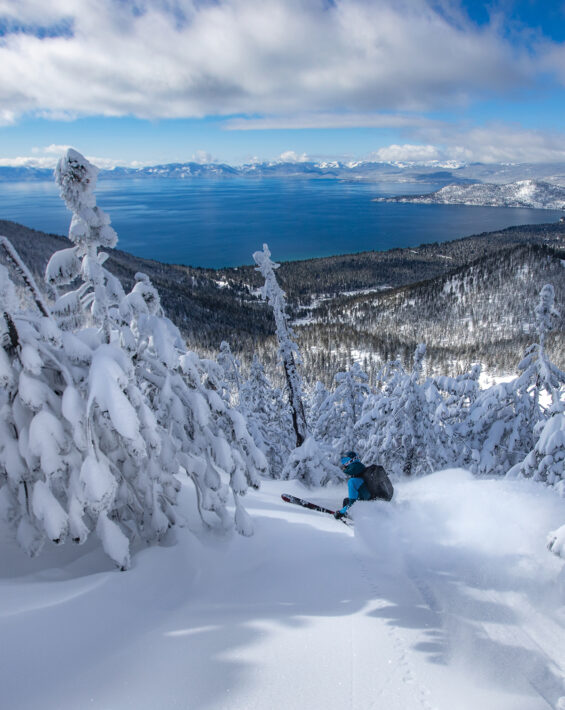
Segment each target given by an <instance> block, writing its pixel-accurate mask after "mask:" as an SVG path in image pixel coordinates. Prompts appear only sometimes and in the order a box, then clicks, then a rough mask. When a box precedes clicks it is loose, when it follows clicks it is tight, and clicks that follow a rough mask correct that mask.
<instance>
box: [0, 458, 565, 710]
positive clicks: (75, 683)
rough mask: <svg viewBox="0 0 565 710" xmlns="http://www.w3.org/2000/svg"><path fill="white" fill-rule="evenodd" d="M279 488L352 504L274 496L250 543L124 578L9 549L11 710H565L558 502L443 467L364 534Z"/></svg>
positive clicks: (207, 550)
mask: <svg viewBox="0 0 565 710" xmlns="http://www.w3.org/2000/svg"><path fill="white" fill-rule="evenodd" d="M282 492H287V493H291V494H294V495H299V496H301V497H304V498H308V499H310V500H315V501H316V502H319V503H320V504H322V505H326V506H328V507H335V505H336V503H338V502H339V500H340V499H341V497H342V496H343V495H344V491H343V489H342V487H334V488H328V489H316V490H306V489H305V488H304V487H303V486H301V485H300V484H299V483H297V482H294V481H293V482H284V483H283V482H280V481H265V482H264V484H263V486H262V489H261V491H259V492H257V493H251V494H249V495H248V497H247V507H248V510H249V512H250V513H251V515H252V517H253V518H254V521H255V528H256V534H255V536H254V537H253V538H251V539H244V538H241V537H239V536H237V535H233V536H228V538H227V539H224V538H221V537H219V536H214V535H211V534H209V533H206V534H205V533H204V532H203V531H200V533H199V534H198V537H195V536H194V535H192V534H190V533H188V532H187V531H180V532H179V533H178V541H177V542H176V544H171V545H169V546H166V547H164V548H163V549H156V548H149V549H145V550H142V551H140V552H138V553H137V555H136V556H135V557H134V566H133V569H132V570H130V571H129V572H126V573H119V572H117V571H113V570H111V567H110V563H109V562H108V560H107V559H106V558H105V557H104V555H103V554H102V553H101V552H100V550H98V549H97V548H96V547H95V546H94V545H92V546H90V547H89V546H88V545H90V543H87V547H84V548H76V547H74V546H70V545H69V546H66V548H63V549H59V548H57V549H49V550H46V552H45V553H44V554H43V556H42V557H39V558H38V559H37V560H27V559H25V558H24V557H22V555H21V553H20V552H19V551H18V550H16V549H15V548H14V546H13V545H12V544H11V543H10V542H8V541H6V540H5V539H4V538H2V542H1V543H0V554H1V555H2V559H3V561H4V564H3V566H2V568H1V569H0V638H2V644H1V646H0V687H1V688H2V698H3V699H2V703H1V707H2V708H3V709H4V708H6V710H82V708H87V707H88V708H94V709H95V710H129V709H131V710H161V709H163V710H169V709H174V708H181V709H182V710H200V709H202V710H223V709H227V710H264V709H265V708H273V709H274V710H278V708H281V709H282V708H284V710H294V709H296V710H301V709H302V708H320V709H322V708H323V709H324V710H334V709H335V710H338V709H339V710H342V709H343V708H351V709H352V710H477V708H480V710H547V708H554V709H557V708H563V707H565V697H564V696H565V628H564V627H565V572H564V569H563V567H564V565H563V561H562V560H559V559H557V558H555V557H554V556H553V555H551V554H550V553H548V552H547V550H546V549H545V542H546V539H545V538H546V535H547V532H548V531H549V530H551V529H554V528H555V527H558V526H559V525H560V524H562V522H563V517H564V516H563V512H564V506H563V499H560V498H558V496H557V495H556V494H555V492H554V491H551V490H548V489H544V488H542V487H541V486H538V485H536V484H532V483H528V482H516V481H512V482H509V481H487V480H475V479H473V478H472V477H471V476H470V474H468V473H466V472H463V471H456V470H454V471H446V472H440V473H437V474H434V475H432V476H428V477H425V478H421V479H416V480H414V481H407V482H403V483H401V484H399V485H397V491H396V495H395V498H394V499H393V502H392V503H391V504H387V503H383V502H374V503H358V504H357V505H356V506H355V508H354V509H353V516H354V519H355V525H354V528H348V527H346V526H345V525H340V524H339V523H338V522H337V521H335V520H333V518H332V517H331V516H328V515H324V514H321V513H317V512H315V511H310V510H307V509H304V508H298V507H297V506H292V505H289V504H286V503H283V502H282V501H281V500H280V494H281V493H282ZM185 499H186V501H185V502H186V504H187V505H190V504H192V499H191V492H190V490H189V488H188V487H187V489H186V495H185Z"/></svg>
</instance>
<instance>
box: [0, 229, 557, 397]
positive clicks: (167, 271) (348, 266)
mask: <svg viewBox="0 0 565 710" xmlns="http://www.w3.org/2000/svg"><path fill="white" fill-rule="evenodd" d="M0 234H3V235H5V236H7V237H8V238H9V239H10V240H11V241H12V243H13V244H14V246H15V247H16V249H17V250H18V252H19V253H20V254H21V256H22V258H23V259H24V261H25V262H26V263H27V264H29V266H30V269H31V270H32V272H34V273H35V274H36V275H41V276H42V275H43V272H44V269H45V265H46V263H47V260H48V258H49V256H50V255H51V254H52V253H53V252H54V251H56V250H57V249H61V248H64V246H65V245H66V244H68V240H67V239H66V238H63V237H59V236H56V235H47V234H44V233H42V232H37V231H35V230H31V229H28V228H26V227H22V226H20V225H17V224H14V223H12V222H5V221H4V222H2V221H0ZM258 246H259V245H258ZM108 251H109V253H110V257H109V259H108V262H107V267H108V269H109V271H111V272H112V273H114V274H115V275H116V276H118V277H119V279H120V280H121V282H122V283H123V284H124V287H125V288H126V289H127V288H131V286H132V285H133V283H134V275H135V273H136V272H137V271H143V272H144V273H146V274H148V276H149V277H150V279H151V281H152V282H153V283H154V284H155V286H156V287H157V289H158V291H159V293H160V295H161V301H162V303H163V306H164V308H165V311H166V313H167V314H168V315H169V316H170V317H171V319H172V320H173V321H174V322H175V323H176V325H177V326H178V327H179V328H180V329H181V331H182V332H183V334H184V335H185V337H187V339H188V342H189V345H190V347H194V348H200V349H201V350H203V351H210V352H213V351H214V350H217V348H218V347H219V345H220V343H221V342H222V341H223V340H225V341H227V342H229V343H230V345H231V347H232V350H233V351H234V352H235V353H237V354H238V356H240V357H241V358H242V360H243V363H244V365H245V364H249V363H250V360H251V358H252V355H253V351H254V350H255V351H257V352H258V353H259V354H260V355H261V358H262V359H263V361H264V362H265V363H266V365H267V367H268V369H269V370H271V371H273V372H274V370H275V368H274V364H275V361H276V353H275V346H274V340H273V336H274V321H273V318H272V314H271V312H270V309H268V308H267V307H266V306H265V304H264V303H263V302H261V300H260V299H259V298H258V291H257V290H258V289H259V287H260V286H261V285H262V278H261V276H260V274H258V273H257V271H256V269H255V267H253V266H242V267H239V268H232V269H221V270H213V269H200V268H192V267H188V266H182V265H168V264H162V263H160V262H157V261H150V260H146V259H140V258H138V257H135V256H133V255H131V254H128V253H127V252H123V251H120V250H118V249H111V250H108ZM250 256H251V255H250ZM273 256H274V257H276V255H273ZM564 257H565V225H563V224H547V225H534V226H529V227H512V228H510V229H506V230H502V231H500V232H492V233H486V234H480V235H477V236H474V237H468V238H465V239H459V240H456V241H453V242H447V243H442V244H428V245H422V246H420V247H418V248H417V249H393V250H390V251H386V252H364V253H360V254H348V255H342V256H334V257H329V258H321V259H311V260H306V261H296V262H285V263H282V264H281V266H280V268H279V269H278V270H277V278H278V280H279V282H280V284H281V286H282V288H283V289H284V291H285V292H286V294H287V300H288V306H289V312H290V313H291V316H292V318H293V319H294V321H295V330H296V334H297V341H298V342H299V344H300V347H301V351H302V358H303V369H304V375H305V378H306V380H307V381H308V382H311V383H313V382H315V381H316V380H321V381H323V382H324V383H325V384H326V386H329V385H330V384H331V382H332V381H333V377H334V375H335V373H336V372H338V371H339V370H343V369H346V368H347V367H349V365H350V364H351V362H352V361H353V360H355V359H359V360H361V362H362V364H364V366H365V367H366V369H367V371H368V372H372V373H373V376H374V373H375V372H376V371H378V369H379V367H380V366H381V365H382V364H383V363H384V362H386V361H388V360H390V359H394V358H396V357H401V358H402V359H403V360H404V361H405V362H409V360H410V358H411V356H412V353H413V351H414V348H415V346H416V344H417V343H419V342H426V343H427V345H428V356H427V366H428V367H430V368H431V369H433V370H435V371H442V372H450V373H452V374H455V373H456V372H459V371H460V370H461V369H465V367H466V366H468V365H469V363H471V362H474V361H477V360H481V361H482V362H484V363H485V364H486V365H487V366H488V367H489V368H490V369H491V370H493V371H499V372H501V371H504V370H509V369H510V370H513V369H514V368H515V366H516V364H517V362H518V361H519V359H520V357H521V353H522V352H523V350H524V348H525V347H526V345H527V344H529V342H530V326H531V318H532V305H531V303H532V299H535V298H536V297H537V294H538V293H539V289H540V288H541V286H543V284H544V283H546V282H549V283H552V284H553V285H554V287H555V293H556V302H557V305H558V306H560V307H561V310H562V312H563V313H565V306H564V304H565V293H564V282H565V271H564V270H563V259H564ZM564 338H565V326H564V325H563V320H562V324H561V326H560V329H559V331H558V332H557V333H556V334H554V335H553V336H552V339H551V342H550V345H549V352H550V353H551V356H552V358H553V359H554V361H555V362H556V363H558V364H559V365H560V366H562V367H563V365H564V364H565V362H564V361H565V344H564Z"/></svg>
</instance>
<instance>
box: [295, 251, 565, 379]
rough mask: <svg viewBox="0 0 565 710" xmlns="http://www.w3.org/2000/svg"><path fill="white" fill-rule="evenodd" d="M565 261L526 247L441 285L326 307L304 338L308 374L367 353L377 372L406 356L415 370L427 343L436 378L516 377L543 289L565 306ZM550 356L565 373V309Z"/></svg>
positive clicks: (423, 284)
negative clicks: (469, 372) (477, 373)
mask: <svg viewBox="0 0 565 710" xmlns="http://www.w3.org/2000/svg"><path fill="white" fill-rule="evenodd" d="M563 256H564V254H563V252H561V251H559V250H556V249H554V248H552V247H548V246H544V245H537V244H522V245H518V246H514V247H510V248H506V249H502V250H500V251H499V252H497V253H496V254H490V255H488V256H485V257H482V258H481V259H478V260H477V261H475V262H473V263H472V264H470V265H468V266H463V267H460V268H458V269H456V270H454V271H452V272H450V273H449V274H447V275H445V276H441V277H438V278H435V279H430V280H428V281H424V282H421V283H417V284H412V285H409V286H405V287H401V288H396V289H389V290H386V291H383V292H381V293H371V294H360V295H356V296H343V297H340V298H335V299H332V300H327V301H324V302H323V303H321V304H320V305H319V306H318V307H317V308H315V309H314V310H313V311H312V314H311V320H312V323H311V324H309V325H307V326H304V327H303V328H301V329H300V331H299V332H300V335H301V343H302V350H303V352H304V354H305V358H306V361H307V362H306V367H307V369H308V370H310V369H311V370H312V372H319V371H321V370H324V369H327V370H332V371H334V370H337V369H340V368H341V369H343V368H344V367H345V366H347V364H348V363H349V362H350V361H351V359H353V357H352V356H355V354H356V353H367V354H372V356H373V359H372V358H371V356H369V357H366V358H365V360H366V362H365V363H364V364H365V367H366V369H367V371H370V370H373V371H374V370H375V369H378V365H379V361H380V362H386V361H388V360H391V359H394V358H395V357H397V356H399V355H400V356H401V357H402V359H403V360H404V361H405V362H408V361H409V358H410V357H411V355H412V353H413V352H414V349H415V347H416V345H417V344H418V343H420V342H425V343H426V345H427V348H428V350H427V354H428V358H427V361H428V366H429V367H430V368H432V369H433V370H434V371H436V372H451V373H457V372H459V371H463V370H465V369H467V368H468V367H469V366H470V364H471V363H473V362H476V361H480V362H482V363H483V364H485V365H486V366H487V368H488V369H490V370H491V371H498V372H513V371H515V368H516V366H517V364H518V362H519V361H520V359H521V356H522V353H523V352H524V350H525V348H526V347H527V346H528V345H529V344H530V343H531V342H532V337H533V332H534V326H533V306H532V304H533V303H535V301H536V299H537V296H538V293H539V289H540V288H541V286H543V285H544V284H545V283H551V284H552V285H553V286H554V288H555V294H556V302H557V304H564V303H565V269H564V264H565V262H564V261H563ZM320 343H323V344H324V345H325V347H324V348H319V347H317V346H318V345H319V344H320ZM322 351H323V352H322ZM548 351H549V353H550V354H551V357H552V359H553V361H554V362H555V363H556V364H558V365H559V366H560V367H563V366H564V365H565V309H564V308H563V307H562V308H561V321H560V325H559V328H558V330H557V332H555V333H554V334H553V335H552V338H551V339H550V342H549V344H548ZM375 355H377V356H378V357H377V358H376V364H375V359H374V356H375Z"/></svg>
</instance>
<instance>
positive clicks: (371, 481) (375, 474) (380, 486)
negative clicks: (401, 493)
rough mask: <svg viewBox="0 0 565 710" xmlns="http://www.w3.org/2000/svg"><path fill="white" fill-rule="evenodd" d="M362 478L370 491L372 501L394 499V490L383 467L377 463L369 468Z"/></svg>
mask: <svg viewBox="0 0 565 710" xmlns="http://www.w3.org/2000/svg"><path fill="white" fill-rule="evenodd" d="M361 478H362V479H363V480H364V481H365V485H366V486H367V488H368V489H369V493H370V495H371V500H375V499H376V498H380V499H381V500H390V499H391V498H392V496H393V494H394V488H393V486H392V483H391V481H390V478H389V477H388V476H387V473H386V471H385V470H384V468H383V467H382V466H379V465H378V464H376V463H373V464H371V465H370V466H367V468H366V469H365V470H364V471H363V473H362V474H361Z"/></svg>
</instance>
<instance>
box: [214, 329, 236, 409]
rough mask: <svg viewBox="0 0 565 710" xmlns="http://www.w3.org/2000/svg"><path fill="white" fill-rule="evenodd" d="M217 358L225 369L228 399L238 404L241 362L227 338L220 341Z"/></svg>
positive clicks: (223, 369)
mask: <svg viewBox="0 0 565 710" xmlns="http://www.w3.org/2000/svg"><path fill="white" fill-rule="evenodd" d="M216 359H217V361H218V364H219V365H220V367H221V368H222V371H223V375H224V382H225V388H226V390H227V394H228V400H229V401H230V402H231V403H233V404H234V405H237V403H238V402H239V389H240V386H241V383H240V380H241V377H240V367H241V363H240V362H239V360H238V359H237V358H236V357H235V355H234V354H233V353H232V351H231V348H230V345H229V343H228V342H226V341H225V340H222V342H221V343H220V352H219V353H218V355H217V358H216Z"/></svg>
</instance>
